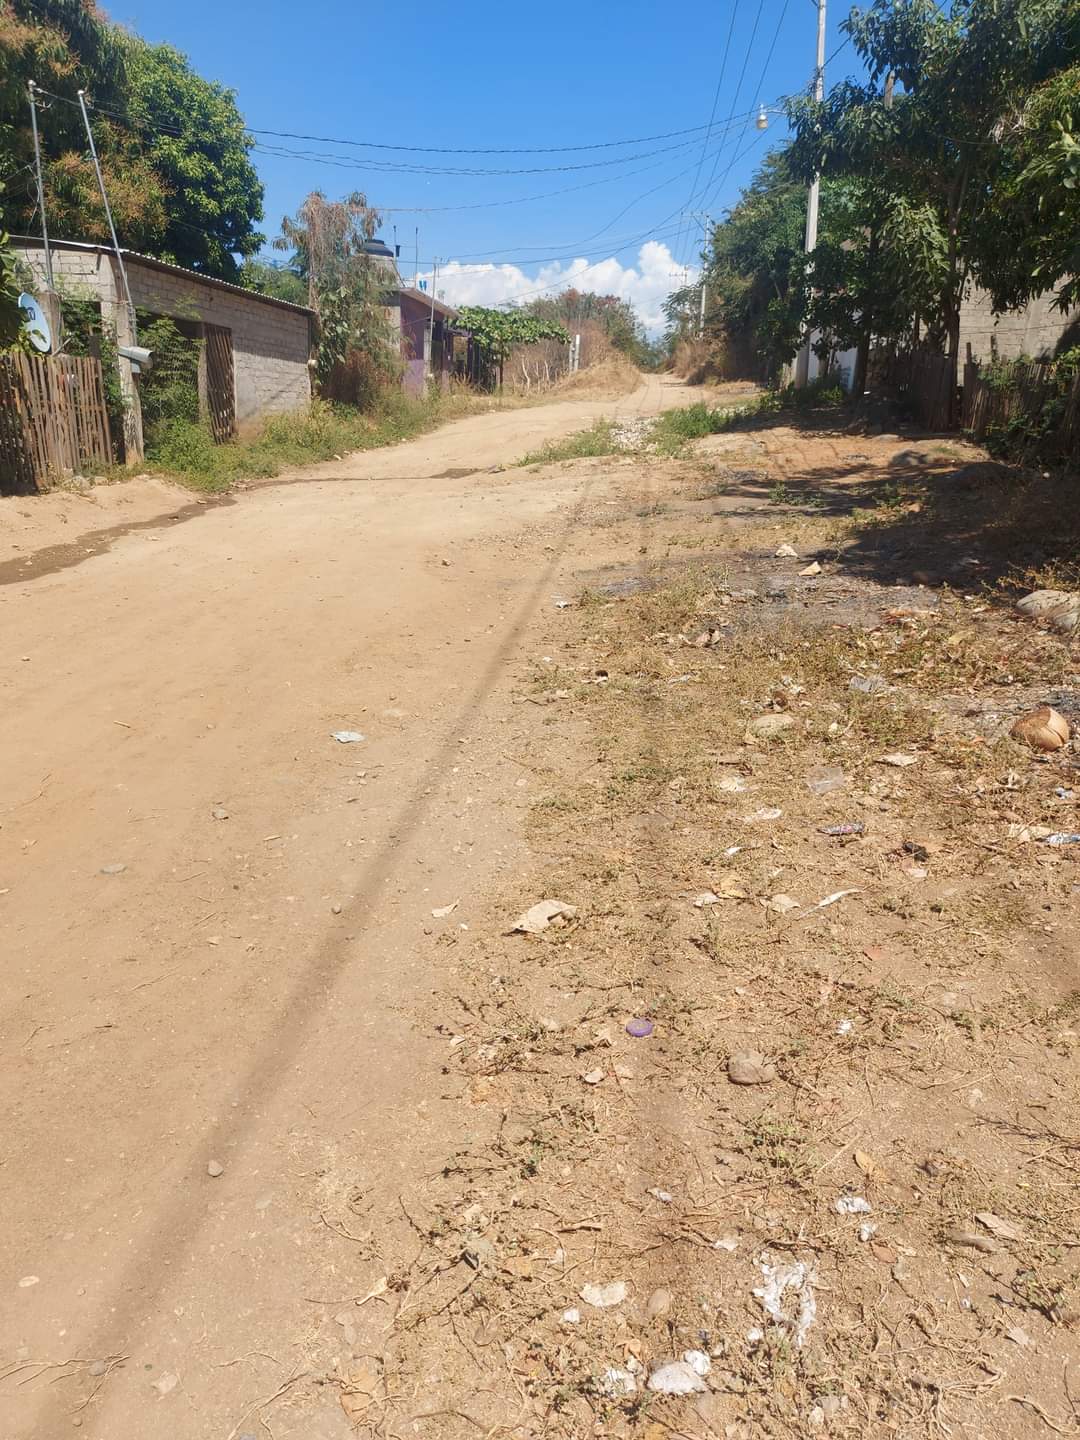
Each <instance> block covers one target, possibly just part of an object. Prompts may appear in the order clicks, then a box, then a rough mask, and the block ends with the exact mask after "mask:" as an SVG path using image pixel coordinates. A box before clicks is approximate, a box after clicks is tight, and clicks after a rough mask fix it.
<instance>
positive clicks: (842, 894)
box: [814, 890, 859, 910]
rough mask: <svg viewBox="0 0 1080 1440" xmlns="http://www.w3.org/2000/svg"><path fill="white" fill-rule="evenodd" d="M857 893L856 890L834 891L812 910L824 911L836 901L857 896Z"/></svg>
mask: <svg viewBox="0 0 1080 1440" xmlns="http://www.w3.org/2000/svg"><path fill="white" fill-rule="evenodd" d="M858 893H859V892H858V890H834V891H833V893H832V894H831V895H826V896H825V899H824V900H819V901H818V902H817V904H816V905H815V906H814V909H815V910H824V909H826V908H827V907H828V906H829V905H835V904H836V902H837V901H838V900H845V899H846V898H847V897H848V896H849V895H858Z"/></svg>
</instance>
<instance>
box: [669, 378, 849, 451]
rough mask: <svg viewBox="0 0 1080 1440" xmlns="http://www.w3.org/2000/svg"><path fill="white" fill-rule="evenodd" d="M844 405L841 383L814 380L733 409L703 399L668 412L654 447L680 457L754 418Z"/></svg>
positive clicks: (772, 392)
mask: <svg viewBox="0 0 1080 1440" xmlns="http://www.w3.org/2000/svg"><path fill="white" fill-rule="evenodd" d="M843 403H844V392H843V390H842V389H841V387H840V386H839V385H837V384H834V383H830V382H828V381H826V380H813V381H811V383H810V384H809V385H807V386H806V387H805V389H802V390H796V389H795V387H794V386H793V385H788V386H786V387H785V388H784V389H783V390H765V391H763V392H762V393H761V394H760V395H757V396H755V397H754V398H753V399H751V400H747V401H744V402H743V403H742V404H740V405H737V406H732V407H724V408H719V407H717V408H715V409H714V408H713V407H711V406H709V405H707V404H706V403H705V402H704V401H703V400H702V401H699V402H698V403H697V404H696V405H687V406H686V408H685V409H683V410H665V411H664V413H663V414H662V415H661V416H660V418H659V420H657V422H656V425H655V427H654V429H653V432H652V434H651V436H650V437H649V439H650V444H651V446H652V448H653V449H655V450H656V451H657V452H658V453H659V454H661V455H667V456H678V455H681V454H682V453H683V451H684V450H685V449H686V447H687V445H689V444H690V443H691V441H694V440H701V439H702V438H703V437H704V436H706V435H719V434H721V433H722V432H723V431H725V430H733V429H735V427H736V426H737V425H738V424H739V423H740V422H741V421H743V420H746V419H748V418H749V417H750V416H753V415H770V414H775V413H777V412H778V411H780V410H821V409H833V408H835V407H837V406H839V405H842V404H843Z"/></svg>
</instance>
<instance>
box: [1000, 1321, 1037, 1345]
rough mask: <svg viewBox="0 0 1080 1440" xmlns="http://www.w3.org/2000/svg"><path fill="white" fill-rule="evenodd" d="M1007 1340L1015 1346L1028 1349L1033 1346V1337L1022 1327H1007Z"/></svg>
mask: <svg viewBox="0 0 1080 1440" xmlns="http://www.w3.org/2000/svg"><path fill="white" fill-rule="evenodd" d="M1005 1338H1006V1339H1007V1340H1011V1341H1012V1342H1013V1344H1014V1345H1019V1346H1020V1347H1021V1348H1022V1349H1026V1348H1027V1347H1028V1346H1029V1345H1030V1344H1031V1336H1030V1335H1029V1334H1028V1333H1027V1331H1026V1330H1025V1329H1024V1327H1023V1326H1022V1325H1007V1326H1006V1327H1005Z"/></svg>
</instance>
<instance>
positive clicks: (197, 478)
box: [146, 391, 468, 494]
mask: <svg viewBox="0 0 1080 1440" xmlns="http://www.w3.org/2000/svg"><path fill="white" fill-rule="evenodd" d="M467 408H468V402H467V401H465V400H461V399H458V398H456V397H453V396H451V397H442V396H433V397H431V398H429V399H424V400H415V399H412V398H410V397H409V396H407V395H404V394H402V393H401V392H399V391H387V392H386V393H385V394H384V395H383V396H382V398H381V399H380V401H379V403H378V405H377V406H376V407H375V408H374V409H373V410H369V411H363V412H362V411H359V410H356V409H354V408H353V407H351V406H347V405H329V404H327V403H326V402H325V401H322V400H315V401H313V402H312V404H311V405H310V407H309V408H308V409H306V410H298V411H294V412H293V413H292V414H289V415H275V416H273V417H272V418H271V419H269V420H267V421H266V422H265V424H264V425H262V426H261V427H260V429H259V430H258V431H257V432H255V433H254V434H251V435H249V436H245V437H242V438H241V439H239V440H233V441H230V442H229V443H228V444H226V445H215V443H214V440H213V437H212V436H211V434H210V431H209V429H208V427H207V426H206V425H204V424H202V423H201V422H199V421H195V420H187V419H173V420H168V421H165V422H163V423H161V424H159V425H157V426H155V427H154V429H153V431H152V433H151V435H150V436H149V437H148V441H147V447H146V462H147V468H148V469H150V470H153V471H157V472H159V473H162V474H165V475H169V476H170V477H171V478H173V479H175V480H179V481H180V482H181V484H184V485H188V486H190V487H191V488H192V489H193V490H201V491H203V492H204V493H206V494H219V493H221V492H222V491H225V490H228V489H229V488H230V487H231V486H232V485H233V484H234V483H235V482H236V481H238V480H247V479H262V478H267V477H270V476H274V475H279V474H280V473H281V472H282V471H283V470H289V469H293V468H295V467H297V466H301V465H311V464H314V463H315V462H316V461H320V460H333V459H334V458H335V457H336V456H341V455H346V454H348V453H349V452H351V451H356V450H372V449H375V448H377V447H379V446H382V445H395V444H397V443H398V442H399V441H401V440H408V439H410V438H411V437H412V436H414V435H420V434H423V433H424V431H427V430H431V429H432V428H433V427H434V426H436V425H438V424H440V423H441V422H442V421H444V420H449V419H453V418H454V417H455V415H458V414H461V413H463V412H464V410H465V409H467Z"/></svg>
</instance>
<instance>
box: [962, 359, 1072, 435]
mask: <svg viewBox="0 0 1080 1440" xmlns="http://www.w3.org/2000/svg"><path fill="white" fill-rule="evenodd" d="M1011 422H1020V423H1023V424H1025V425H1026V426H1027V427H1028V429H1029V430H1030V433H1031V436H1032V440H1033V442H1034V441H1035V440H1036V439H1037V441H1038V445H1039V448H1041V449H1044V450H1047V451H1051V450H1052V451H1056V452H1058V453H1060V454H1062V455H1069V456H1076V455H1077V453H1078V452H1080V372H1075V373H1074V372H1073V371H1072V369H1071V368H1070V369H1069V370H1068V371H1062V370H1060V369H1059V367H1058V366H1057V365H1055V364H1054V363H1053V362H1049V363H1042V362H1040V361H1032V360H1017V361H1016V362H1015V363H1013V364H1006V363H1003V362H1002V361H996V362H995V363H994V364H992V365H991V366H990V367H989V368H986V367H984V366H982V365H980V364H979V363H978V362H977V361H972V360H969V361H968V362H967V364H966V365H965V366H964V414H963V426H964V429H965V430H966V431H968V432H969V434H970V435H971V437H972V439H974V440H979V441H981V440H984V439H985V438H986V436H987V435H988V434H989V433H990V432H991V431H992V430H1004V429H1006V428H1007V427H1008V426H1009V424H1010V423H1011Z"/></svg>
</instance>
